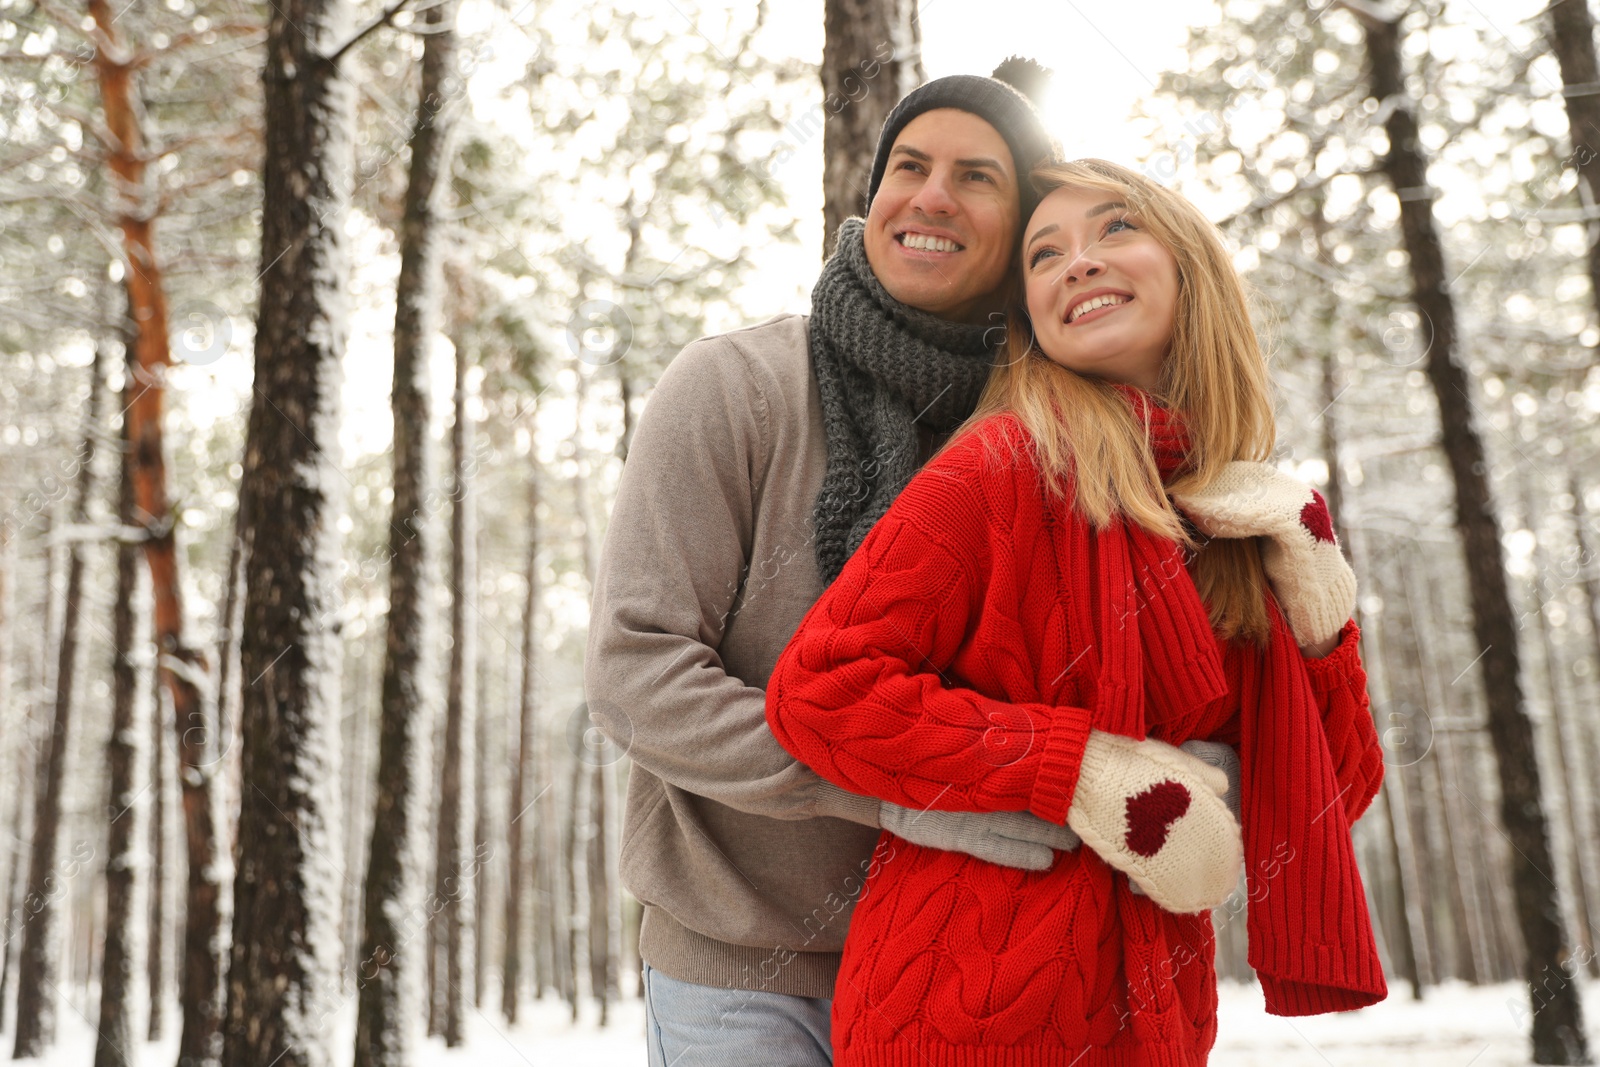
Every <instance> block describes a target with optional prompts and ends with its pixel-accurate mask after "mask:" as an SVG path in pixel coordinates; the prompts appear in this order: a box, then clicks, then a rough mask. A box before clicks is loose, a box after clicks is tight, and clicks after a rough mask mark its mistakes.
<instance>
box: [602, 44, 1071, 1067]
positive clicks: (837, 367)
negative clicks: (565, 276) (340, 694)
mask: <svg viewBox="0 0 1600 1067" xmlns="http://www.w3.org/2000/svg"><path fill="white" fill-rule="evenodd" d="M1052 148H1053V145H1052V143H1051V140H1050V138H1049V136H1048V135H1047V134H1046V133H1045V131H1044V129H1043V127H1042V125H1041V123H1040V121H1039V118H1038V115H1037V113H1036V112H1035V111H1034V109H1033V107H1032V105H1031V104H1030V103H1029V102H1028V100H1027V99H1026V98H1025V97H1023V96H1022V95H1021V94H1020V93H1018V92H1017V91H1015V90H1014V89H1012V88H1011V87H1009V86H1008V85H1006V84H1004V83H1002V82H999V81H995V80H992V79H989V78H979V77H970V76H956V77H949V78H940V79H938V80H935V81H932V82H929V83H928V84H926V85H923V86H922V87H920V88H918V89H916V90H914V91H913V92H911V93H910V94H908V95H907V96H906V98H905V99H904V100H902V101H901V102H900V103H899V104H898V105H897V106H896V107H895V109H894V111H893V112H891V114H890V115H889V117H888V119H887V121H886V122H885V124H884V128H883V132H882V135H881V137H880V140H879V143H878V147H877V153H876V156H875V159H874V161H873V169H872V176H871V182H870V187H869V192H868V200H869V203H870V210H869V213H868V217H867V219H866V220H865V221H864V222H863V220H861V219H851V220H848V221H847V222H846V223H845V224H844V225H843V226H841V228H840V233H839V238H838V248H837V251H836V252H835V254H834V255H833V257H832V258H831V259H830V261H829V262H828V264H827V265H826V266H825V268H824V270H823V274H822V277H821V279H820V281H819V282H818V284H817V287H816V289H815V291H814V293H813V296H812V304H813V307H812V314H811V315H810V317H809V318H807V317H804V316H796V315H787V316H781V317H779V318H776V319H773V320H771V321H769V322H766V323H763V324H761V325H759V326H754V327H751V328H748V329H744V330H739V331H735V332H733V333H730V334H725V335H722V336H718V337H710V338H704V339H702V340H699V341H696V342H694V343H693V344H691V345H689V346H688V347H687V348H685V349H684V350H683V352H682V353H681V354H680V355H679V356H678V357H677V358H676V359H675V360H674V361H673V362H672V364H671V365H670V366H669V367H668V369H667V371H666V372H665V373H664V374H663V375H662V377H661V380H660V382H659V383H658V384H657V386H656V388H655V391H654V393H653V395H652V396H651V399H650V402H649V404H648V406H647V408H646V410H645V412H644V414H643V416H642V417H641V419H640V422H639V426H638V429H637V431H636V435H635V438H634V441H633V444H632V447H631V449H630V452H629V459H628V463H627V466H626V469H625V470H624V473H623V476H622V480H621V484H620V485H619V487H618V492H617V499H616V503H615V507H614V510H613V512H612V518H611V524H610V528H609V532H608V534H607V537H606V543H605V549H604V552H603V555H602V558H601V564H600V571H599V576H598V579H597V582H596V587H595V596H594V606H593V616H592V623H591V629H590V637H589V646H588V651H587V657H586V664H585V678H586V688H587V696H588V700H589V706H590V708H591V710H592V713H593V714H594V716H595V718H596V720H597V721H598V722H599V723H600V724H601V726H602V727H603V728H604V729H605V731H606V732H607V733H608V734H609V735H610V736H611V737H612V738H613V739H614V740H615V741H616V742H617V743H618V744H619V745H620V746H621V747H623V748H624V749H625V750H626V751H627V752H628V753H629V755H630V756H631V757H632V761H633V766H632V770H631V772H630V780H629V786H628V802H627V808H626V815H625V818H624V826H623V833H622V878H623V883H624V884H625V885H626V886H627V887H628V889H629V891H630V892H632V893H633V894H634V896H636V897H637V898H638V899H639V900H640V901H641V902H643V905H644V918H643V926H642V929H641V933H640V955H641V957H642V958H643V960H644V963H645V981H646V1004H647V1014H648V1016H649V1020H648V1023H647V1030H648V1034H647V1038H648V1042H649V1045H650V1057H651V1059H650V1062H651V1063H652V1064H656V1063H660V1064H667V1063H673V1062H677V1063H678V1064H680V1065H682V1067H688V1065H691V1064H710V1063H719V1064H720V1063H729V1064H754V1063H761V1064H780V1063H782V1064H827V1063H830V1062H831V1053H830V1049H829V1041H828V1011H829V999H828V998H830V997H831V996H832V991H833V984H834V979H835V977H836V974H837V971H838V964H839V951H840V948H841V946H842V945H843V942H844V935H845V930H846V927H847V925H848V922H849V917H850V911H851V908H852V906H853V904H854V902H855V900H856V899H857V898H858V897H859V896H860V894H861V891H862V886H863V884H864V882H865V880H866V879H867V877H868V876H869V875H870V874H871V873H872V872H873V871H874V870H875V869H876V868H877V866H879V865H881V864H883V863H892V862H894V856H893V852H894V849H893V846H892V844H888V842H890V841H892V839H885V840H886V847H884V848H882V849H879V850H877V851H876V852H875V851H874V845H875V843H876V842H877V840H878V837H879V833H880V828H883V827H887V828H889V829H891V830H893V831H894V832H895V833H896V834H897V835H898V836H899V837H901V838H903V839H905V840H911V841H915V842H917V843H918V844H922V845H930V846H934V847H940V848H947V849H954V850H960V851H965V852H969V853H971V854H974V855H979V856H982V857H984V858H986V859H990V860H992V861H995V862H1001V863H1007V864H1009V865H1012V866H1017V867H1028V868H1033V869H1041V868H1044V867H1047V866H1048V865H1049V864H1050V862H1051V860H1052V854H1051V851H1050V850H1051V848H1052V847H1054V848H1070V847H1072V846H1073V845H1075V844H1076V839H1075V837H1074V836H1073V835H1072V833H1071V831H1069V830H1066V829H1065V828H1063V827H1059V826H1052V825H1050V824H1048V823H1045V822H1043V821H1042V820H1039V819H1037V818H1035V817H1034V816H1032V815H1029V814H1027V813H1023V812H1003V813H994V814H971V813H954V812H912V811H907V810H905V809H901V808H896V807H894V806H893V805H888V804H883V803H880V802H879V801H878V800H876V799H874V798H870V797H860V796H855V795H852V794H849V793H846V792H844V791H843V790H840V789H838V788H836V787H834V786H833V785H831V784H829V783H828V782H826V781H824V780H822V779H821V778H819V777H818V776H817V775H816V774H815V773H813V772H812V771H810V770H809V769H807V768H806V767H804V766H802V765H801V764H799V763H797V762H796V761H795V760H794V759H793V758H792V757H790V756H789V755H788V753H786V752H785V751H784V750H783V749H782V747H780V746H779V744H778V743H777V741H776V740H775V739H774V738H773V737H772V735H771V733H770V731H769V730H768V728H767V725H766V719H765V712H764V694H763V686H764V685H765V682H766V678H767V676H768V674H769V673H770V671H771V669H772V666H773V664H774V662H775V661H776V660H777V658H778V654H779V653H780V652H781V651H782V650H783V647H784V645H785V643H786V642H787V640H788V638H789V636H790V635H791V634H792V633H793V631H794V629H795V628H796V626H798V624H799V622H800V619H801V617H802V616H803V615H804V614H805V612H806V610H807V609H808V608H809V607H810V606H811V604H812V603H813V602H814V601H815V600H816V599H817V597H818V596H819V595H820V594H821V592H822V590H823V588H824V587H825V585H826V584H827V583H828V582H830V581H832V579H833V578H834V577H835V576H837V574H838V572H839V569H840V567H842V565H843V563H844V561H845V560H846V559H847V558H848V556H849V554H850V552H852V551H853V550H854V549H855V547H856V546H857V545H859V544H860V542H861V539H862V538H863V537H864V536H865V534H866V532H867V531H868V530H869V529H870V528H871V526H872V524H873V523H874V522H875V521H876V520H877V519H878V518H879V517H880V516H881V515H882V514H883V513H884V511H885V510H887V508H888V506H889V504H890V503H891V502H892V501H893V499H894V497H895V495H896V494H898V492H899V491H900V490H901V489H902V488H904V486H905V484H906V482H907V481H909V480H910V478H911V475H912V474H913V473H914V472H915V470H916V468H917V467H918V466H920V465H921V464H922V463H923V462H924V461H925V460H926V459H927V458H928V456H929V455H931V453H932V452H933V450H934V449H935V448H936V447H937V446H938V444H939V443H941V441H942V440H943V439H944V437H945V436H947V435H948V433H949V431H951V430H953V429H954V428H955V427H956V426H957V425H958V424H959V423H960V422H961V421H962V419H964V418H965V417H966V416H967V415H968V414H969V413H970V412H971V410H972V408H973V406H974V405H975V404H976V402H977V398H978V394H979V392H980V390H981V389H982V387H983V384H984V381H985V379H986V378H987V376H988V372H989V367H990V358H991V352H992V350H993V349H994V347H995V346H996V345H997V344H998V341H999V339H1000V332H999V331H998V330H996V329H994V327H995V326H996V325H997V324H998V323H999V322H1000V321H1001V319H1000V317H999V314H998V313H999V312H1000V311H1001V309H1002V304H1003V301H1004V296H1005V291H1006V287H1007V282H1008V280H1009V271H1010V269H1011V266H1012V263H1013V260H1014V259H1015V257H1016V247H1017V239H1018V231H1019V228H1020V226H1021V224H1022V223H1023V222H1024V221H1026V218H1027V216H1028V214H1029V213H1030V212H1031V209H1032V206H1033V200H1034V197H1033V195H1032V193H1031V190H1030V187H1029V186H1028V183H1027V180H1026V176H1027V172H1028V170H1029V169H1030V168H1031V167H1032V166H1033V165H1034V164H1035V163H1037V162H1038V161H1039V160H1040V159H1041V158H1043V157H1044V156H1046V155H1047V154H1048V153H1050V152H1051V150H1052Z"/></svg>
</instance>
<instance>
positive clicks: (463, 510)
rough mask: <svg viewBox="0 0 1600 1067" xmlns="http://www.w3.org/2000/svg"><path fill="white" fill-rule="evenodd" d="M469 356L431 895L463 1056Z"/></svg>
mask: <svg viewBox="0 0 1600 1067" xmlns="http://www.w3.org/2000/svg"><path fill="white" fill-rule="evenodd" d="M468 362H469V359H468V356H467V353H466V352H464V351H462V350H461V349H457V350H456V388H455V425H454V428H453V429H452V430H451V431H450V451H451V467H452V474H451V483H452V484H451V492H450V495H451V499H452V500H453V501H454V507H453V509H452V511H451V519H450V542H451V544H450V587H451V599H450V635H451V642H450V679H449V691H448V695H447V697H446V700H445V733H444V767H443V774H442V776H441V781H440V790H439V837H438V855H437V857H436V860H435V865H434V872H435V873H434V878H435V882H434V895H435V898H436V902H437V905H438V907H439V911H438V917H439V919H440V920H441V922H442V923H443V930H442V933H443V935H444V937H443V941H444V944H443V948H444V969H443V972H442V974H441V977H442V978H443V979H444V989H443V990H442V994H443V995H442V1003H443V1007H444V1019H443V1027H442V1032H443V1034H444V1041H445V1045H446V1046H447V1047H449V1048H459V1047H460V1046H461V1044H462V1042H463V1040H464V1034H463V1032H462V1024H463V1018H462V1015H463V1011H464V1008H465V1005H464V1004H463V997H464V990H463V988H462V985H463V982H464V980H465V978H466V975H467V970H466V967H465V966H464V964H465V960H464V959H463V952H464V951H465V948H466V940H465V938H464V937H463V934H464V933H466V934H470V931H471V928H472V921H473V915H472V908H473V900H472V895H471V893H469V892H468V886H469V884H470V880H471V870H472V866H471V863H472V861H471V859H470V858H469V856H468V851H469V849H468V844H469V842H470V841H471V829H472V805H471V803H469V798H468V794H467V791H466V788H465V786H466V782H467V781H468V779H470V778H471V776H472V764H473V756H474V753H473V751H472V736H473V731H472V720H473V716H474V715H475V713H476V710H477V709H476V707H475V705H476V703H477V673H476V662H475V661H476V658H477V656H476V649H475V647H474V646H475V641H474V638H475V636H476V635H475V633H474V628H475V624H476V621H477V620H476V619H475V617H474V616H475V615H476V614H477V597H476V596H475V595H474V593H475V590H474V588H473V585H474V582H475V581H476V571H477V552H476V548H477V546H476V544H475V543H474V541H475V537H474V533H473V516H472V495H471V486H470V485H469V463H470V460H469V458H468V457H469V453H470V452H471V450H472V424H471V422H470V416H469V415H468V412H467V365H468Z"/></svg>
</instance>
